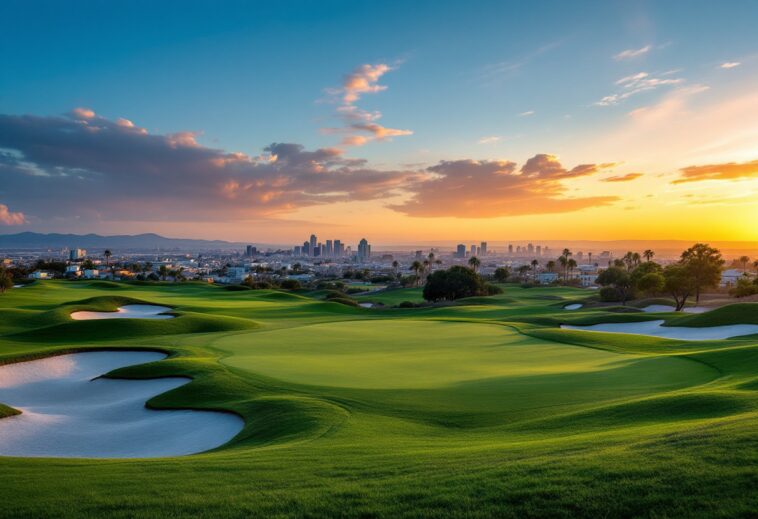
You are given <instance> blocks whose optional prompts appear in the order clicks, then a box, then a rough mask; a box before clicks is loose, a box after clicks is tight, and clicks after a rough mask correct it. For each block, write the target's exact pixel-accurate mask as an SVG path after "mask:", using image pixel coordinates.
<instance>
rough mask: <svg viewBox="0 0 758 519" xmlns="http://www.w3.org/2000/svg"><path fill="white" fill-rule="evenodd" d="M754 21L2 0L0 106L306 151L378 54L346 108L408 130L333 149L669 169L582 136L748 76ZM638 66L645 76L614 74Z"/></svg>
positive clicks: (606, 6)
mask: <svg viewBox="0 0 758 519" xmlns="http://www.w3.org/2000/svg"><path fill="white" fill-rule="evenodd" d="M756 20H758V3H757V2H755V1H731V2H728V3H726V5H725V4H724V3H717V2H705V1H702V2H698V1H658V2H609V1H603V2H561V1H545V2H503V1H493V2H487V1H481V2H444V1H411V2H409V1H404V2H402V1H382V2H336V1H318V2H316V1H307V2H287V1H284V2H232V1H225V2H154V1H153V2H139V1H134V2H106V1H102V2H86V1H78V2H52V1H51V2H33V1H32V2H30V1H10V2H7V1H6V2H4V3H3V5H2V6H1V7H0V49H2V55H1V56H2V62H3V67H2V68H3V72H2V74H0V113H2V114H9V115H23V114H28V115H36V116H40V117H52V116H61V115H62V114H65V113H67V112H69V111H70V110H72V109H73V108H76V107H86V108H89V109H92V110H94V111H95V112H96V113H97V114H98V116H101V117H103V118H106V119H109V120H116V119H117V118H120V117H123V118H127V119H129V120H130V121H133V122H134V124H136V125H137V126H139V127H142V128H145V129H146V130H147V131H149V132H150V133H151V134H170V133H175V132H180V131H194V132H199V135H198V136H197V137H196V139H197V142H198V143H200V144H201V145H203V146H206V147H209V148H217V149H221V150H225V151H227V152H242V153H244V154H246V155H249V156H251V157H252V156H256V155H258V154H260V153H261V152H262V150H263V148H264V147H265V146H267V145H269V144H271V143H273V142H293V143H299V144H302V145H303V146H304V147H305V148H306V149H316V148H321V147H329V146H336V145H339V144H340V135H341V134H335V133H329V132H325V131H324V128H334V127H339V126H340V125H341V124H343V123H342V122H341V121H340V118H339V117H338V116H337V114H336V112H335V104H336V105H339V102H336V101H335V98H334V95H333V94H330V93H329V92H330V91H329V89H330V88H331V89H337V88H339V87H340V85H341V84H342V82H343V78H344V77H345V76H346V75H347V74H349V73H351V71H354V70H355V69H356V67H359V66H361V65H363V64H379V63H383V64H387V65H388V66H389V67H390V68H391V70H389V71H388V72H386V73H385V74H383V75H382V77H381V79H380V81H379V82H378V83H377V84H381V85H383V86H384V87H386V89H383V90H381V91H378V92H375V93H369V94H364V95H362V96H361V98H360V100H359V101H358V102H357V106H359V107H360V109H361V110H365V111H368V112H372V111H375V110H378V111H380V112H381V119H380V120H381V124H382V125H384V126H386V127H389V128H394V129H403V130H408V132H412V134H411V135H402V136H397V137H394V138H389V139H381V140H375V141H372V142H369V143H368V144H366V145H364V146H360V147H349V148H346V149H345V150H344V154H345V156H346V157H354V158H362V159H366V160H367V161H369V163H370V164H371V166H372V167H375V168H395V169H397V168H403V167H409V165H411V166H412V167H425V166H431V165H433V164H435V163H437V162H438V161H440V160H457V159H464V158H465V159H476V160H487V159H489V160H506V159H507V160H513V161H517V162H520V163H521V162H524V161H526V160H527V159H529V158H530V157H532V156H534V155H536V154H539V153H550V154H555V155H558V156H560V157H561V159H562V160H564V161H565V162H568V163H571V164H578V163H586V162H593V163H594V162H608V161H613V162H619V163H620V162H624V163H626V164H630V168H631V170H634V169H635V168H636V167H650V165H651V164H655V167H658V168H659V170H660V171H656V172H666V171H669V170H672V171H676V168H680V167H684V166H686V165H688V164H689V163H690V162H688V161H690V160H695V159H696V158H698V157H695V156H693V157H692V158H691V159H690V158H689V157H687V156H682V154H677V155H676V156H675V157H672V158H671V160H670V161H669V162H668V163H662V162H661V161H660V157H659V156H658V155H655V156H651V157H648V158H645V157H644V153H642V152H639V153H638V152H637V150H636V148H635V152H634V153H630V154H629V155H630V156H624V157H619V156H618V154H619V150H618V149H615V148H614V147H613V146H609V147H607V148H605V147H604V148H602V149H598V148H597V147H596V146H594V145H593V144H592V142H593V141H594V140H595V139H597V138H599V137H602V136H603V135H605V134H607V133H609V132H613V131H615V130H616V129H618V128H619V127H621V126H622V125H623V124H624V122H625V121H626V120H627V118H628V117H629V114H630V113H633V112H634V111H635V110H637V109H645V108H646V107H650V106H652V105H654V104H655V103H657V102H660V101H661V100H662V99H663V98H664V97H665V96H666V95H669V94H670V93H671V92H672V91H674V90H677V89H682V88H684V87H692V86H704V87H707V88H702V89H701V90H702V92H700V93H698V95H697V98H694V97H693V99H692V100H691V101H690V103H691V106H692V109H693V110H697V109H699V107H700V106H707V105H709V104H711V105H712V104H713V103H715V102H717V101H723V100H725V99H728V98H729V97H730V96H739V95H742V94H744V93H745V92H746V91H749V90H750V88H752V87H754V86H755V79H756V70H757V69H756V59H758V58H757V53H758V37H756V30H755V21H756ZM624 51H627V52H628V54H627V55H626V56H624V55H623V54H622V53H623V52H624ZM726 63H739V65H735V66H734V67H733V68H722V65H723V64H726ZM637 74H645V75H646V76H645V77H646V79H644V81H650V80H653V81H654V83H638V84H637V83H635V84H637V85H638V86H639V85H641V86H642V88H636V87H635V88H628V87H627V86H625V84H624V83H619V81H622V80H623V79H624V78H630V77H633V76H634V75H637ZM638 81H642V80H641V79H640V80H638ZM667 81H668V82H669V83H667ZM630 90H635V92H634V94H633V95H632V94H630V95H629V97H627V98H623V97H622V98H619V100H616V101H614V102H613V103H611V104H610V105H606V106H601V105H598V102H599V101H601V100H602V99H603V98H606V97H608V96H614V95H620V94H624V92H626V91H630ZM637 90H639V92H637ZM0 144H1V143H0ZM634 146H637V147H640V146H641V145H640V144H635V145H634ZM590 154H591V155H592V156H588V155H590ZM632 155H634V156H632ZM743 155H744V153H738V155H737V156H738V158H739V159H740V160H742V159H745V158H750V157H744V156H743ZM635 161H638V164H639V165H637V164H635ZM621 172H622V173H623V172H624V171H621ZM2 198H3V196H2V192H1V191H0V203H7V200H3V199H2ZM6 198H7V197H6ZM61 218H64V219H65V215H61ZM42 223H43V222H42V220H38V224H37V227H41V226H42Z"/></svg>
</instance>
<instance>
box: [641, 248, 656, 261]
mask: <svg viewBox="0 0 758 519" xmlns="http://www.w3.org/2000/svg"><path fill="white" fill-rule="evenodd" d="M642 256H643V257H644V258H645V261H647V262H648V263H650V261H652V259H653V257H654V256H655V252H653V251H652V250H650V249H646V250H645V252H643V253H642Z"/></svg>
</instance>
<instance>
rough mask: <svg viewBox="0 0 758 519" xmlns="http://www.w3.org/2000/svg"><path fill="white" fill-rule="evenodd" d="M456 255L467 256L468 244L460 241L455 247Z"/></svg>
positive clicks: (458, 256) (459, 256)
mask: <svg viewBox="0 0 758 519" xmlns="http://www.w3.org/2000/svg"><path fill="white" fill-rule="evenodd" d="M455 256H456V257H457V258H465V257H466V246H465V245H464V244H462V243H459V244H458V246H457V247H456V248H455Z"/></svg>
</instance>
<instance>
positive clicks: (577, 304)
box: [563, 303, 584, 310]
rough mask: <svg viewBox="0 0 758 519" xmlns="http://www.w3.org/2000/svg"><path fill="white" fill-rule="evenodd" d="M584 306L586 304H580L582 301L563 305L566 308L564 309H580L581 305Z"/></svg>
mask: <svg viewBox="0 0 758 519" xmlns="http://www.w3.org/2000/svg"><path fill="white" fill-rule="evenodd" d="M583 306H584V305H582V304H580V303H572V304H570V305H566V306H564V307H563V309H564V310H579V309H580V308H581V307H583Z"/></svg>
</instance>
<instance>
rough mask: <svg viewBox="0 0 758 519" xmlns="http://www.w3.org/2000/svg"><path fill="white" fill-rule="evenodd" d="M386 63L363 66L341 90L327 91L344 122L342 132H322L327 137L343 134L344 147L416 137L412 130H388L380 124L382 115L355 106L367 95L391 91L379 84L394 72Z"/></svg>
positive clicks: (333, 130) (324, 129) (329, 130)
mask: <svg viewBox="0 0 758 519" xmlns="http://www.w3.org/2000/svg"><path fill="white" fill-rule="evenodd" d="M391 70H392V67H390V66H389V65H387V64H385V63H379V64H376V65H369V64H366V65H361V66H360V67H358V68H357V69H355V70H354V71H353V72H351V73H350V74H348V75H346V76H345V78H344V79H343V81H342V86H341V87H339V88H331V89H327V93H329V94H330V95H331V96H332V97H333V98H335V99H336V100H337V102H338V106H337V110H336V111H337V116H338V117H339V118H340V119H341V120H342V122H343V126H342V127H340V128H322V132H324V133H334V134H343V135H344V137H343V138H342V141H341V144H342V145H343V146H363V145H364V144H367V143H369V142H371V141H383V140H388V139H391V138H392V137H400V136H403V135H413V132H412V131H411V130H401V129H395V128H387V127H385V126H382V125H381V124H379V123H378V122H376V121H378V120H379V119H381V117H382V113H381V112H379V111H373V112H369V111H367V110H363V109H361V108H359V107H357V106H356V105H355V103H356V102H357V101H359V100H360V98H361V96H362V95H363V94H375V93H377V92H382V91H384V90H386V89H387V87H386V86H384V85H380V84H379V83H378V81H379V79H380V78H381V77H382V76H383V75H384V74H386V73H387V72H389V71H391Z"/></svg>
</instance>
